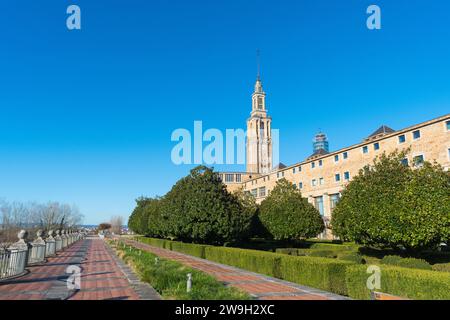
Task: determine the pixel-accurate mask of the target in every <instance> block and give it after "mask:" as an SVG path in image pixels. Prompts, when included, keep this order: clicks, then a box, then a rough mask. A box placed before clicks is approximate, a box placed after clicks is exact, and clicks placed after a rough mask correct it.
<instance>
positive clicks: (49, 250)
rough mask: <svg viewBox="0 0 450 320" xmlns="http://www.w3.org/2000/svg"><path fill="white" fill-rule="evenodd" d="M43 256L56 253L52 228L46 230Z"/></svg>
mask: <svg viewBox="0 0 450 320" xmlns="http://www.w3.org/2000/svg"><path fill="white" fill-rule="evenodd" d="M45 245H46V247H45V256H46V257H51V256H54V255H55V253H56V241H55V238H53V230H49V231H48V232H47V238H46V239H45Z"/></svg>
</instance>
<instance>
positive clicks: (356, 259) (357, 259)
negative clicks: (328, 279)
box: [337, 252, 364, 264]
mask: <svg viewBox="0 0 450 320" xmlns="http://www.w3.org/2000/svg"><path fill="white" fill-rule="evenodd" d="M337 258H338V259H339V260H344V261H350V262H353V263H356V264H362V263H364V259H363V257H362V256H361V255H360V254H359V253H356V252H350V253H347V252H343V253H339V254H338V256H337Z"/></svg>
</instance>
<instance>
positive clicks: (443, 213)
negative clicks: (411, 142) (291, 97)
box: [331, 152, 450, 252]
mask: <svg viewBox="0 0 450 320" xmlns="http://www.w3.org/2000/svg"><path fill="white" fill-rule="evenodd" d="M405 156H406V152H401V153H398V152H394V153H392V154H390V155H386V154H383V155H382V156H381V157H379V158H377V159H375V161H374V163H373V165H371V166H366V167H364V168H363V169H362V170H360V172H359V175H357V176H355V177H354V179H353V180H352V181H351V182H350V183H349V184H348V186H347V187H346V189H345V190H344V191H343V193H342V198H341V200H340V201H339V203H338V204H337V206H336V208H335V209H334V211H333V217H332V221H331V224H332V228H333V232H334V233H335V234H336V235H338V236H339V237H340V238H341V239H344V240H347V241H355V242H357V243H362V244H365V245H374V246H387V247H391V248H398V247H403V248H406V249H407V250H408V251H410V252H413V251H416V252H417V251H421V250H423V249H425V248H436V247H437V245H439V243H441V242H446V241H448V239H449V238H450V196H449V195H450V172H446V171H444V169H443V168H442V167H440V166H439V165H432V164H430V163H425V164H424V165H423V166H422V167H421V168H414V169H413V168H411V167H407V166H404V165H403V164H402V163H401V160H402V159H403V158H404V157H405Z"/></svg>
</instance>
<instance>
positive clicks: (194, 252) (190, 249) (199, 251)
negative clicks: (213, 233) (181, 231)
mask: <svg viewBox="0 0 450 320" xmlns="http://www.w3.org/2000/svg"><path fill="white" fill-rule="evenodd" d="M206 247H208V246H207V245H203V244H193V243H183V242H175V241H173V242H172V249H171V250H173V251H178V252H182V253H186V254H189V255H191V256H194V257H198V258H202V259H205V248H206Z"/></svg>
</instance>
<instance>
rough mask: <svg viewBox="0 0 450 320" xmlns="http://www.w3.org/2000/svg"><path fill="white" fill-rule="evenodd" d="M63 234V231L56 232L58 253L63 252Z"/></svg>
mask: <svg viewBox="0 0 450 320" xmlns="http://www.w3.org/2000/svg"><path fill="white" fill-rule="evenodd" d="M60 234H61V230H56V237H55V242H56V248H55V250H56V252H58V251H61V250H62V238H61V236H60Z"/></svg>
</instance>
